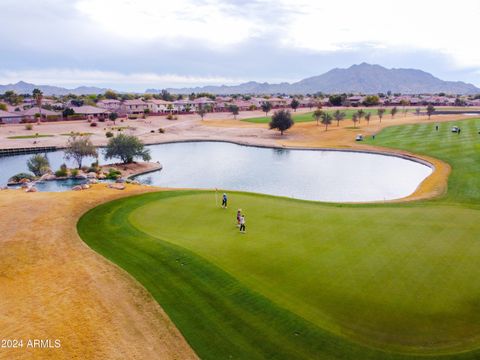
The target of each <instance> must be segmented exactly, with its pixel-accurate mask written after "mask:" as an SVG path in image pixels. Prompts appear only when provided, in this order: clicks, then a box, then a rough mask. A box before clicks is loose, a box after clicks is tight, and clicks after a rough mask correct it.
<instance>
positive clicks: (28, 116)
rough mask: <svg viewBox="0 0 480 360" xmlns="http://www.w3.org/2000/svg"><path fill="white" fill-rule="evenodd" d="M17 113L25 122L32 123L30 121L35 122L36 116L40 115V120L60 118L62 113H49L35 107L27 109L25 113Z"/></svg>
mask: <svg viewBox="0 0 480 360" xmlns="http://www.w3.org/2000/svg"><path fill="white" fill-rule="evenodd" d="M19 113H21V114H22V116H23V119H24V120H27V121H32V120H37V114H39V115H41V118H42V119H48V118H55V119H58V118H61V117H62V113H60V112H57V111H51V110H47V109H40V108H39V107H37V106H34V107H31V108H30V109H27V110H25V111H20V112H19Z"/></svg>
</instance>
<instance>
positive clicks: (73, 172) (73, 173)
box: [70, 169, 78, 177]
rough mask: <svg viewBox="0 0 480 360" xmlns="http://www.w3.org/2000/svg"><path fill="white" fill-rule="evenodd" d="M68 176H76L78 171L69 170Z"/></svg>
mask: <svg viewBox="0 0 480 360" xmlns="http://www.w3.org/2000/svg"><path fill="white" fill-rule="evenodd" d="M70 175H71V176H73V177H75V176H77V175H78V169H72V170H70Z"/></svg>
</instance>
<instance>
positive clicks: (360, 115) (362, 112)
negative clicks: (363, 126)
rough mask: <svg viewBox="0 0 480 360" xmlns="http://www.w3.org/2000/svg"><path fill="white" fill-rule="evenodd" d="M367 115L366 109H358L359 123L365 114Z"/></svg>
mask: <svg viewBox="0 0 480 360" xmlns="http://www.w3.org/2000/svg"><path fill="white" fill-rule="evenodd" d="M364 115H365V111H363V109H360V110H358V111H357V117H358V123H359V124H360V121H361V120H362V118H363V116H364Z"/></svg>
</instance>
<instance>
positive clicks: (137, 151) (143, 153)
mask: <svg viewBox="0 0 480 360" xmlns="http://www.w3.org/2000/svg"><path fill="white" fill-rule="evenodd" d="M138 157H139V158H141V159H142V160H143V161H149V160H150V159H151V156H150V150H148V149H145V145H144V144H143V143H142V142H141V141H140V139H139V138H137V137H136V136H133V135H125V134H119V135H117V136H115V137H112V138H110V140H108V144H107V147H106V148H105V158H106V159H113V158H118V159H120V160H121V161H122V162H123V163H124V164H129V163H132V162H133V160H134V159H135V158H138Z"/></svg>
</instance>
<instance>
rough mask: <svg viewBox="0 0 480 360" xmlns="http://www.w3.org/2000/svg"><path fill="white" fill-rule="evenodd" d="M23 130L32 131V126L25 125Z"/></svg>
mask: <svg viewBox="0 0 480 360" xmlns="http://www.w3.org/2000/svg"><path fill="white" fill-rule="evenodd" d="M25 130H33V125H32V124H25Z"/></svg>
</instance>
